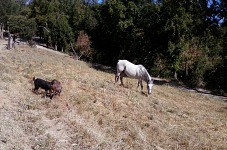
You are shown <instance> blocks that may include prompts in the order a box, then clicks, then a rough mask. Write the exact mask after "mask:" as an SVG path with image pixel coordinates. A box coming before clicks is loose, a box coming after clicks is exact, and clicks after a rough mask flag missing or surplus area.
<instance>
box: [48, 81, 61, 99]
mask: <svg viewBox="0 0 227 150" xmlns="http://www.w3.org/2000/svg"><path fill="white" fill-rule="evenodd" d="M50 84H51V90H52V91H51V93H52V94H51V99H52V97H53V96H55V95H59V96H60V94H61V91H62V85H61V82H59V81H58V80H56V79H54V80H52V81H51V82H50Z"/></svg>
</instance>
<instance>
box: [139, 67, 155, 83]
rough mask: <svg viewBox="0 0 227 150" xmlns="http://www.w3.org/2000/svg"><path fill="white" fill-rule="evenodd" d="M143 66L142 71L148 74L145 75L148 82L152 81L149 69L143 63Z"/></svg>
mask: <svg viewBox="0 0 227 150" xmlns="http://www.w3.org/2000/svg"><path fill="white" fill-rule="evenodd" d="M141 66H142V68H141V69H142V72H143V73H144V75H146V76H144V78H145V79H146V81H147V82H148V81H151V80H152V79H151V76H150V74H149V73H148V71H147V69H146V68H145V67H144V66H143V65H141Z"/></svg>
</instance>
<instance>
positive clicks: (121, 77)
mask: <svg viewBox="0 0 227 150" xmlns="http://www.w3.org/2000/svg"><path fill="white" fill-rule="evenodd" d="M120 81H121V85H122V86H124V84H123V76H120Z"/></svg>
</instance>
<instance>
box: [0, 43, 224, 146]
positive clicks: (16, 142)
mask: <svg viewBox="0 0 227 150" xmlns="http://www.w3.org/2000/svg"><path fill="white" fill-rule="evenodd" d="M4 43H5V41H3V40H0V45H1V46H0V149H4V150H8V149H16V150H19V149H20V150H21V149H24V150H29V149H35V150H40V149H42V150H43V149H54V150H58V149H59V150H69V149H75V150H76V149H113V150H118V149H119V150H121V149H135V150H137V149H138V150H141V149H147V150H150V149H181V150H182V149H187V150H195V149H227V142H226V141H227V103H226V102H224V101H223V99H221V98H220V97H216V96H212V95H206V94H202V93H197V92H195V91H189V90H186V89H180V88H176V87H172V86H170V85H168V84H162V85H161V84H160V85H158V84H157V85H154V88H153V91H152V95H149V96H145V95H143V94H141V93H140V92H139V91H137V90H136V85H137V81H136V80H133V79H128V78H126V79H125V80H124V82H125V85H126V87H122V86H119V85H117V84H116V85H115V84H114V74H112V73H109V72H108V71H105V68H102V69H97V67H95V66H94V65H92V64H87V63H85V62H82V61H76V60H74V59H72V58H70V57H69V56H67V55H63V54H58V52H53V51H48V50H42V49H38V48H37V49H33V48H30V47H28V46H23V45H21V46H17V47H16V49H14V50H6V49H5V46H4ZM101 70H102V71H101ZM34 76H35V77H39V78H43V79H45V80H52V79H57V80H59V81H61V82H62V84H63V91H62V94H61V96H56V97H54V98H53V99H52V101H50V99H49V98H42V96H41V95H36V94H34V93H33V92H32V89H33V88H34V85H33V81H32V78H33V77H34Z"/></svg>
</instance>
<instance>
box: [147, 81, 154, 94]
mask: <svg viewBox="0 0 227 150" xmlns="http://www.w3.org/2000/svg"><path fill="white" fill-rule="evenodd" d="M153 85H154V84H153V80H149V81H147V93H148V94H151V90H152V87H153Z"/></svg>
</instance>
